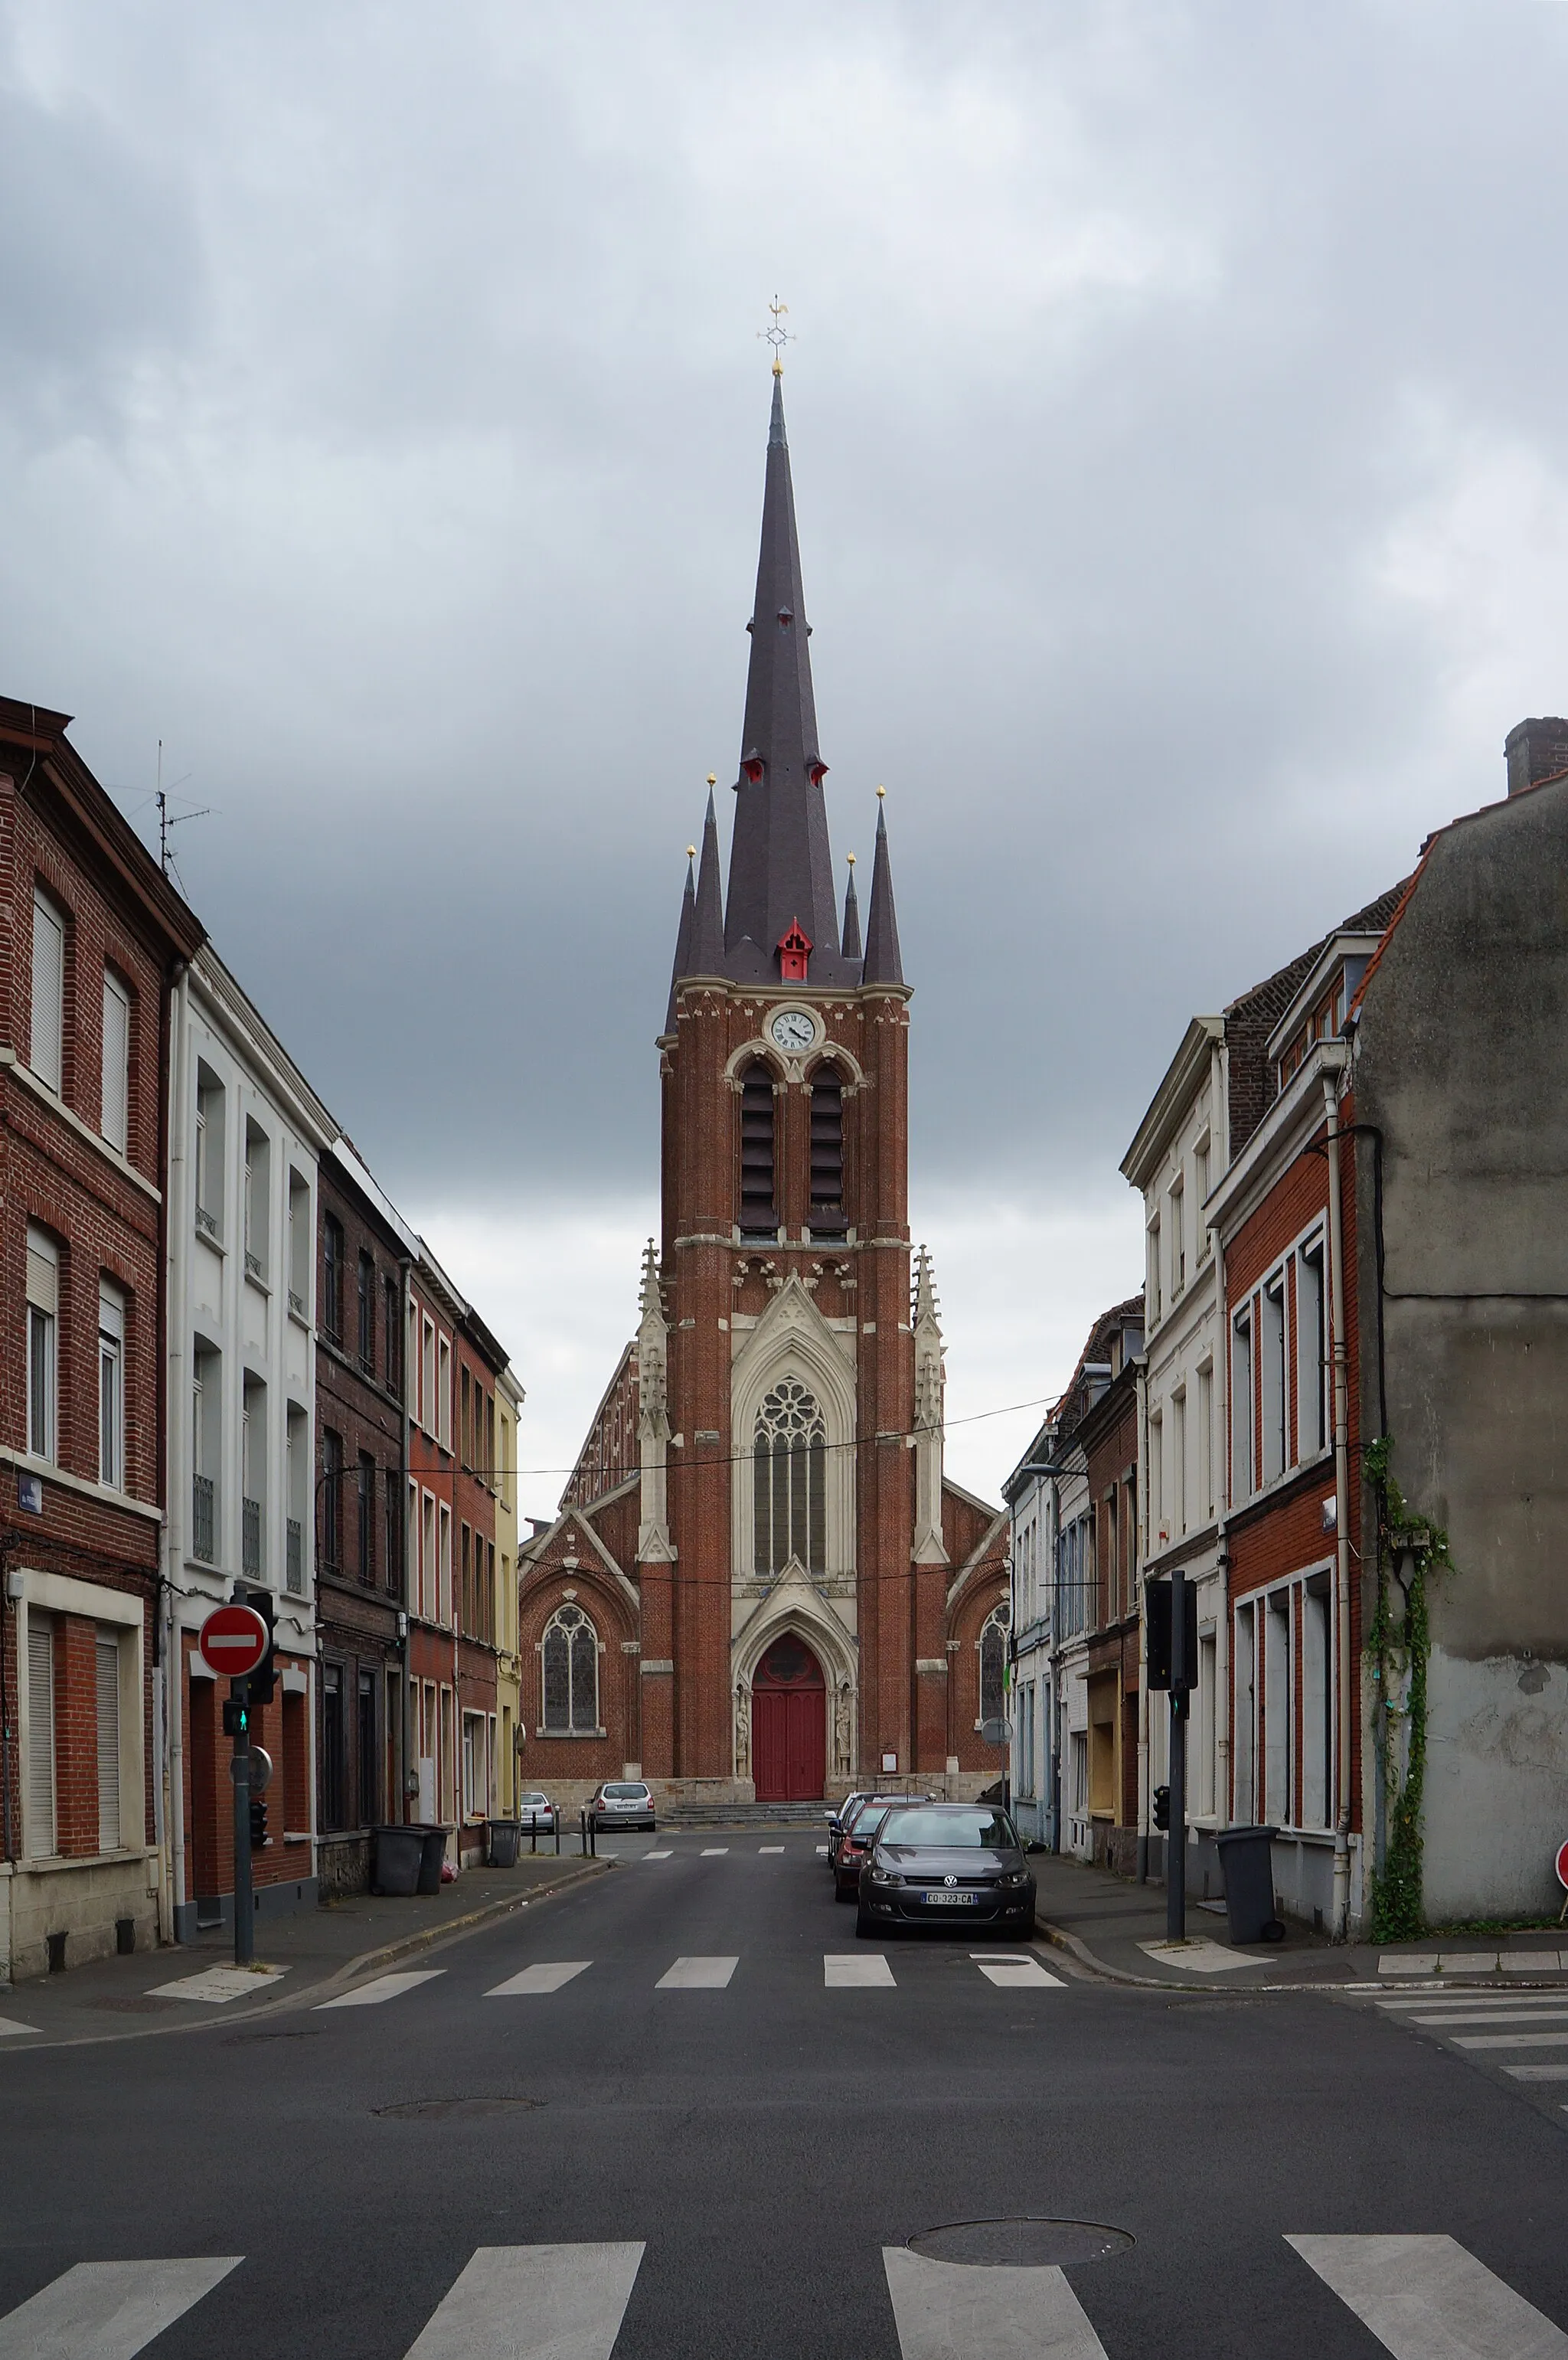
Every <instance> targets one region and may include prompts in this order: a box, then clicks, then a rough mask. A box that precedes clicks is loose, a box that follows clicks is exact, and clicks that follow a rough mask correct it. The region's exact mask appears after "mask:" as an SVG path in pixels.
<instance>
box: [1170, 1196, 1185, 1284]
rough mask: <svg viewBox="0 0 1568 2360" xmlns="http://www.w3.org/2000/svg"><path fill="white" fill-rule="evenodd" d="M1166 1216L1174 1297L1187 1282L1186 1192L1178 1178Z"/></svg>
mask: <svg viewBox="0 0 1568 2360" xmlns="http://www.w3.org/2000/svg"><path fill="white" fill-rule="evenodd" d="M1168 1218H1169V1220H1170V1224H1171V1296H1172V1299H1174V1297H1175V1296H1177V1295H1180V1294H1181V1290H1182V1288H1183V1287H1184V1286H1185V1285H1186V1284H1187V1192H1186V1187H1185V1185H1184V1183H1183V1182H1182V1181H1181V1179H1180V1178H1178V1180H1177V1182H1176V1185H1175V1186H1174V1187H1173V1188H1172V1189H1171V1200H1170V1206H1169V1210H1168Z"/></svg>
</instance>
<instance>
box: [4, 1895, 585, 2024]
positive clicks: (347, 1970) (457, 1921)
mask: <svg viewBox="0 0 1568 2360" xmlns="http://www.w3.org/2000/svg"><path fill="white" fill-rule="evenodd" d="M614 1866H615V1863H614V1861H609V1860H605V1861H598V1860H589V1861H585V1862H583V1863H582V1864H581V1865H580V1866H578V1867H577V1868H575V1869H574V1870H573V1871H572V1874H571V1875H570V1876H562V1877H559V1878H557V1880H556V1881H555V1883H554V1884H552V1885H546V1886H545V1888H544V1890H543V1891H542V1892H538V1893H518V1894H508V1895H506V1896H505V1897H504V1898H503V1899H501V1900H499V1901H487V1902H485V1904H484V1905H483V1906H482V1907H480V1908H478V1909H471V1910H469V1911H468V1912H467V1913H466V1914H465V1915H464V1916H463V1917H449V1918H448V1919H447V1920H446V1922H445V1924H444V1925H441V1926H427V1927H421V1928H419V1930H418V1931H417V1932H415V1933H411V1934H406V1935H404V1936H403V1937H402V1939H400V1940H398V1941H395V1942H383V1943H381V1944H379V1945H378V1947H377V1948H376V1950H362V1951H360V1953H359V1954H358V1956H357V1957H356V1958H353V1959H349V1960H347V1961H345V1962H344V1964H343V1965H342V1966H340V1967H335V1968H334V1969H333V1971H332V1973H331V1974H330V1975H324V1976H322V1977H321V1980H320V1981H319V1982H317V1983H296V1984H295V1985H294V1987H293V1989H292V1990H291V1991H287V1992H278V1994H276V1995H275V1996H274V1997H272V1998H270V1999H266V2000H262V2001H260V2002H259V2003H258V2004H257V2005H256V2006H254V2007H245V2008H237V2009H235V2011H234V2013H233V2014H232V2015H231V2014H229V2013H228V2012H227V2011H226V2010H225V2011H222V2012H220V2011H216V2010H215V2011H214V2012H213V2014H212V2016H206V2017H201V2018H198V2019H196V2020H195V2021H193V2022H189V2023H185V2024H147V2025H140V2026H138V2027H136V2030H134V2031H129V2032H59V2033H53V2034H50V2033H47V2032H43V2033H40V2035H39V2037H38V2038H37V2039H35V2040H24V2041H18V2042H16V2044H13V2043H12V2042H11V2041H8V2040H7V2041H5V2043H4V2044H3V2045H0V2057H18V2058H20V2057H37V2056H39V2055H40V2054H41V2053H42V2052H43V2050H45V2049H102V2048H109V2047H113V2046H115V2045H117V2044H118V2043H120V2042H122V2041H126V2040H166V2039H168V2038H169V2036H170V2035H171V2034H176V2033H187V2032H222V2031H223V2030H225V2029H232V2028H233V2027H234V2026H235V2025H240V2024H256V2023H257V2022H259V2021H260V2020H261V2019H262V2018H263V2017H265V2016H278V2015H283V2014H286V2013H287V2012H288V2010H289V2008H291V2007H300V2006H306V2005H310V2006H319V2005H321V1994H323V1993H327V1992H332V1991H333V1990H335V1989H336V1988H337V1986H338V1985H339V1984H340V1983H349V1982H351V1981H353V1980H354V1978H355V1977H357V1976H359V1975H363V1974H364V1973H365V1972H366V1970H367V1969H369V1968H373V1967H385V1966H387V1965H389V1964H390V1963H391V1962H392V1961H394V1960H396V1959H406V1958H413V1957H416V1956H418V1954H419V1952H420V1951H421V1950H433V1949H435V1948H436V1947H437V1946H438V1945H439V1944H441V1943H442V1942H446V1941H449V1940H461V1939H462V1938H463V1936H464V1935H465V1934H472V1933H474V1932H476V1931H477V1930H478V1928H480V1927H482V1926H486V1925H491V1924H494V1923H495V1921H496V1920H497V1919H499V1918H502V1917H509V1916H510V1915H511V1914H512V1912H513V1911H514V1910H516V1909H521V1908H525V1907H528V1905H529V1904H530V1903H531V1904H532V1905H533V1906H535V1907H538V1906H539V1904H540V1903H541V1902H545V1901H549V1900H550V1899H551V1898H552V1896H554V1895H555V1894H557V1893H569V1892H571V1890H572V1887H573V1886H574V1885H583V1884H585V1883H586V1882H587V1880H588V1879H589V1878H590V1877H594V1876H598V1875H600V1874H607V1873H608V1871H609V1870H610V1869H612V1868H613V1867H614ZM169 1947H170V1948H171V1949H172V1948H179V1947H180V1945H177V1944H171V1945H170V1946H169Z"/></svg>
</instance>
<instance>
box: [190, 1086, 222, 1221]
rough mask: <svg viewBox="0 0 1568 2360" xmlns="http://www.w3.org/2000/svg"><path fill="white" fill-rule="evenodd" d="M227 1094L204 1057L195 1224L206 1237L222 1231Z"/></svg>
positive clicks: (198, 1102)
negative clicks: (224, 1133)
mask: <svg viewBox="0 0 1568 2360" xmlns="http://www.w3.org/2000/svg"><path fill="white" fill-rule="evenodd" d="M226 1107H227V1095H226V1093H225V1091H224V1088H223V1083H222V1082H221V1081H220V1080H219V1078H218V1076H217V1075H216V1074H215V1073H214V1072H213V1071H212V1066H211V1065H208V1064H207V1063H206V1062H205V1060H204V1059H203V1060H201V1061H199V1062H198V1065H197V1067H196V1226H197V1228H198V1229H200V1230H201V1232H202V1234H203V1235H204V1236H206V1237H209V1238H215V1239H218V1240H222V1238H223V1132H224V1128H225V1120H224V1119H225V1111H226Z"/></svg>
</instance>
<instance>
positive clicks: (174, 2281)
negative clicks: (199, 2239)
mask: <svg viewBox="0 0 1568 2360" xmlns="http://www.w3.org/2000/svg"><path fill="white" fill-rule="evenodd" d="M242 2259H243V2256H241V2255H239V2254H226V2255H223V2256H220V2257H219V2258H217V2259H216V2260H207V2261H178V2262H78V2263H77V2265H76V2267H75V2268H74V2269H71V2270H67V2271H66V2273H65V2275H64V2277H63V2278H55V2279H54V2280H52V2282H51V2283H50V2284H49V2286H47V2287H44V2288H42V2289H40V2290H39V2291H38V2293H37V2294H36V2295H34V2296H33V2297H32V2298H31V2300H29V2301H27V2302H24V2303H22V2304H21V2305H19V2307H18V2308H17V2309H16V2311H8V2312H7V2313H6V2315H5V2318H4V2319H0V2360H133V2355H135V2354H136V2353H137V2352H140V2351H141V2350H142V2349H143V2347H144V2345H146V2344H150V2343H151V2342H152V2340H153V2338H154V2337H155V2336H157V2335H161V2334H162V2333H163V2331H164V2329H165V2328H166V2327H172V2326H173V2324H174V2322H175V2321H176V2320H177V2319H180V2318H182V2317H183V2316H184V2314H185V2312H186V2311H189V2310H190V2309H191V2306H192V2304H194V2303H198V2302H200V2301H201V2298H202V2296H203V2295H205V2294H211V2292H212V2289H213V2288H214V2287H215V2286H216V2285H217V2284H218V2283H219V2281H220V2280H221V2279H223V2278H227V2277H228V2275H229V2272H230V2271H231V2270H233V2269H237V2268H238V2267H239V2265H240V2262H241V2260H242Z"/></svg>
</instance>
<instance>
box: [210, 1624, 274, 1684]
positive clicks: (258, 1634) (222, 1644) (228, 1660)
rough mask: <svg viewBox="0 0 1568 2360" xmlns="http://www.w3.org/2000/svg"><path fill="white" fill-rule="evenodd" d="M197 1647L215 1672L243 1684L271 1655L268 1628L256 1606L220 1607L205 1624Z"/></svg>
mask: <svg viewBox="0 0 1568 2360" xmlns="http://www.w3.org/2000/svg"><path fill="white" fill-rule="evenodd" d="M197 1644H198V1645H199V1646H200V1647H201V1654H202V1656H203V1658H204V1660H205V1661H206V1662H207V1663H209V1664H211V1666H212V1669H213V1670H214V1671H215V1672H221V1673H222V1674H223V1676H224V1677H225V1678H227V1679H231V1680H243V1679H244V1678H245V1674H246V1673H247V1672H254V1671H255V1669H256V1666H257V1664H259V1663H260V1661H261V1659H262V1657H263V1655H266V1653H267V1625H266V1623H265V1622H263V1621H262V1619H261V1617H260V1615H259V1614H258V1613H257V1612H256V1609H255V1607H254V1606H217V1607H214V1608H213V1610H212V1613H211V1614H209V1615H208V1617H207V1620H206V1621H205V1622H203V1623H202V1625H201V1638H200V1640H199V1641H198V1642H197Z"/></svg>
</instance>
